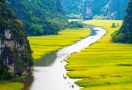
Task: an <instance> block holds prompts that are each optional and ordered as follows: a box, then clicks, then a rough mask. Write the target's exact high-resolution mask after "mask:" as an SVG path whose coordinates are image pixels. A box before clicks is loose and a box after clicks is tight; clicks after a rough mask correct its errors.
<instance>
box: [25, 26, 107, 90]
mask: <svg viewBox="0 0 132 90" xmlns="http://www.w3.org/2000/svg"><path fill="white" fill-rule="evenodd" d="M86 26H87V27H89V28H91V30H92V33H91V35H90V36H89V37H86V38H84V39H82V40H80V41H78V42H77V43H75V44H73V45H70V46H66V47H64V48H62V49H60V50H59V51H57V52H52V53H51V54H49V55H46V56H44V57H43V58H42V60H40V61H39V62H38V63H35V65H34V69H33V72H32V73H31V74H30V75H29V76H28V77H27V78H26V80H25V82H24V89H23V90H79V89H80V88H81V87H79V86H77V85H76V84H74V82H75V81H76V79H70V78H69V77H68V76H67V75H66V72H67V71H66V69H65V67H64V66H65V65H66V62H65V61H64V60H65V59H66V58H67V57H68V56H69V55H71V54H72V53H75V52H79V51H80V50H82V49H84V48H85V47H88V46H89V45H90V44H92V43H94V42H96V41H97V40H99V39H100V38H101V37H102V36H103V35H104V34H105V33H106V30H104V29H102V28H100V27H94V26H90V25H86Z"/></svg>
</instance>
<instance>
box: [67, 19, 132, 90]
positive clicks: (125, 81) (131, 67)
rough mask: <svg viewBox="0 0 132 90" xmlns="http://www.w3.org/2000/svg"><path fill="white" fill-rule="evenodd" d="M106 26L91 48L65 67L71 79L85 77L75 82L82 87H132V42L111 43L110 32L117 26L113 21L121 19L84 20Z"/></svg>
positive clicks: (101, 89)
mask: <svg viewBox="0 0 132 90" xmlns="http://www.w3.org/2000/svg"><path fill="white" fill-rule="evenodd" d="M84 23H87V24H93V25H97V26H100V27H102V28H105V29H106V30H107V34H106V35H105V36H104V37H103V38H102V39H100V40H99V41H97V42H96V43H95V44H93V45H91V46H90V47H88V48H86V49H84V50H82V51H81V52H78V53H75V54H72V56H70V57H69V58H68V60H67V62H68V64H67V65H66V69H67V70H69V71H70V72H68V73H67V75H68V76H70V77H71V78H79V79H82V80H79V81H77V82H76V83H77V84H78V85H79V86H81V87H84V88H82V89H81V90H132V87H131V86H132V61H131V60H132V44H123V43H112V42H111V41H110V38H111V34H112V33H113V32H114V31H115V30H118V29H119V27H118V28H111V25H112V23H119V24H120V25H121V24H122V21H115V20H114V21H112V20H111V21H110V20H109V21H97V20H96V21H95V20H93V21H85V22H84Z"/></svg>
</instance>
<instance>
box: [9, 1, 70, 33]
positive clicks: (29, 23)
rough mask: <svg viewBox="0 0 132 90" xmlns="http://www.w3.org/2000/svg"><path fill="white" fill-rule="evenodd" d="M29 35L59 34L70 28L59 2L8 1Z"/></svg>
mask: <svg viewBox="0 0 132 90" xmlns="http://www.w3.org/2000/svg"><path fill="white" fill-rule="evenodd" d="M8 6H9V7H10V8H11V9H12V10H13V11H14V13H15V16H17V17H18V19H20V20H21V21H22V22H23V27H24V29H25V30H26V32H27V34H28V35H47V34H58V31H59V30H62V29H64V28H66V27H67V26H68V21H67V19H66V17H65V16H64V12H63V10H62V6H61V4H60V1H59V0H19V1H16V0H8Z"/></svg>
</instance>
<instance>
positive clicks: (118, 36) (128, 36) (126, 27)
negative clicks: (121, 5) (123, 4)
mask: <svg viewBox="0 0 132 90" xmlns="http://www.w3.org/2000/svg"><path fill="white" fill-rule="evenodd" d="M126 11H127V15H126V17H125V19H124V21H123V24H122V26H121V28H120V29H119V30H118V31H115V32H114V33H113V34H112V41H113V42H120V43H132V29H131V27H132V21H131V20H132V17H131V15H132V14H131V13H132V0H130V2H129V4H128V6H127V9H126Z"/></svg>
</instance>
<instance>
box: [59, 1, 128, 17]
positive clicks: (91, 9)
mask: <svg viewBox="0 0 132 90" xmlns="http://www.w3.org/2000/svg"><path fill="white" fill-rule="evenodd" d="M128 1H129V0H120V1H119V0H76V1H74V0H61V2H62V5H63V7H64V10H65V12H66V15H67V16H68V18H69V17H72V16H74V17H73V18H80V17H81V18H84V19H93V18H94V19H123V18H124V16H125V14H126V12H125V9H126V5H127V3H128ZM78 15H79V16H80V17H76V16H78Z"/></svg>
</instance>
